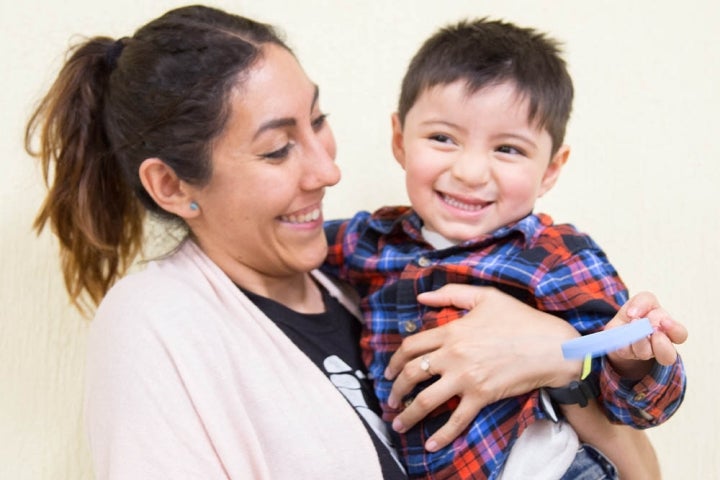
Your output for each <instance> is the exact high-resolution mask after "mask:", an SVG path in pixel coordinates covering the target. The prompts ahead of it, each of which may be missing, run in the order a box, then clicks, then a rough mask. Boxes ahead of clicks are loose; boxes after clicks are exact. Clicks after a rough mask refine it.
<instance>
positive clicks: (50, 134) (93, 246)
mask: <svg viewBox="0 0 720 480" xmlns="http://www.w3.org/2000/svg"><path fill="white" fill-rule="evenodd" d="M263 44H275V45H279V46H282V47H283V48H285V49H288V47H287V46H286V45H285V44H284V43H283V41H282V40H281V39H280V37H279V35H278V34H277V32H276V31H275V30H274V29H273V28H272V27H271V26H269V25H265V24H262V23H258V22H255V21H253V20H250V19H247V18H243V17H240V16H236V15H231V14H228V13H226V12H223V11H221V10H217V9H213V8H208V7H203V6H190V7H183V8H179V9H176V10H171V11H169V12H167V13H166V14H164V15H163V16H161V17H159V18H157V19H155V20H153V21H151V22H150V23H148V24H147V25H145V26H144V27H142V28H140V29H139V30H138V31H137V32H135V34H134V35H133V36H132V37H130V38H123V39H120V40H117V41H116V40H114V39H111V38H107V37H95V38H91V39H89V40H87V41H85V42H83V43H81V44H80V45H77V46H75V47H73V48H71V49H70V52H69V58H68V60H67V61H66V63H65V65H64V66H63V68H62V70H61V71H60V73H59V75H58V77H57V79H56V81H55V83H54V84H53V85H52V87H51V88H50V90H49V92H48V93H47V95H46V96H45V97H44V99H43V100H42V101H41V102H40V104H39V106H38V107H37V109H36V110H35V112H34V113H33V115H32V116H31V118H30V120H29V122H28V125H27V128H26V131H25V148H26V150H27V151H28V152H29V153H30V154H31V155H33V156H36V157H38V158H39V159H40V161H41V164H42V169H43V176H44V179H45V183H46V184H47V185H48V195H47V197H46V199H45V201H44V203H43V205H42V207H41V208H40V210H39V212H38V215H37V217H36V219H35V224H34V226H35V228H36V230H37V231H38V233H39V232H40V231H41V230H42V229H43V228H44V227H45V225H46V224H48V223H49V224H50V227H51V228H52V231H53V232H54V233H55V234H56V235H57V237H58V238H59V240H60V248H61V261H62V268H63V274H64V278H65V286H66V288H67V291H68V294H69V295H70V298H71V300H72V302H73V304H74V305H75V306H77V307H78V308H81V309H82V306H81V304H80V301H79V300H80V297H81V296H82V294H83V292H86V293H87V294H88V295H89V298H90V300H91V301H92V302H93V303H95V304H97V303H99V301H100V300H101V299H102V297H103V296H104V295H105V293H106V292H107V290H108V289H109V288H110V286H111V285H112V284H113V283H114V281H115V280H117V278H118V277H119V276H121V275H122V274H123V273H124V272H125V270H126V269H127V267H128V266H129V264H130V263H131V262H132V260H133V258H134V257H135V256H136V254H137V253H138V252H139V250H140V247H141V243H142V236H143V220H144V217H145V209H147V210H149V211H151V212H154V213H156V214H158V215H161V216H170V214H168V213H167V212H165V211H164V210H162V209H161V208H159V207H158V206H157V205H156V204H155V202H154V201H153V200H152V198H151V197H150V196H149V195H148V194H147V192H146V191H145V190H144V188H143V186H142V184H141V183H140V179H139V176H138V169H139V166H140V164H141V163H142V162H143V161H144V160H145V159H147V158H159V159H161V160H162V161H163V162H165V163H166V164H167V165H168V166H170V167H171V168H172V169H173V170H174V171H175V173H176V174H177V176H178V177H179V178H180V179H182V180H184V181H186V182H188V183H191V184H195V185H203V184H204V183H205V182H207V181H208V180H209V178H210V176H211V173H212V164H211V161H210V158H211V153H212V152H211V149H212V144H213V140H214V139H215V138H216V137H217V136H218V135H219V134H220V133H221V132H222V131H223V128H224V126H225V124H226V122H227V119H228V116H229V113H230V112H229V96H230V90H231V89H232V88H233V87H234V86H235V85H237V83H238V82H239V81H242V75H243V73H244V72H247V71H248V69H249V68H250V67H251V66H252V65H253V64H254V62H255V61H256V60H257V59H258V57H259V56H261V55H262V50H261V47H262V45H263ZM288 50H289V49H288ZM143 207H144V208H143Z"/></svg>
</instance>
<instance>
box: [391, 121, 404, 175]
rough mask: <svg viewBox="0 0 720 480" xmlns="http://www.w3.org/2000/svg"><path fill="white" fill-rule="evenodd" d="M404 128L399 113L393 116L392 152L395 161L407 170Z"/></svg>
mask: <svg viewBox="0 0 720 480" xmlns="http://www.w3.org/2000/svg"><path fill="white" fill-rule="evenodd" d="M403 138H404V137H403V126H402V122H401V121H400V117H399V116H398V114H397V112H395V113H393V114H392V151H393V155H394V156H395V160H397V162H398V163H399V164H400V166H401V167H402V168H403V169H404V168H405V146H404V145H403Z"/></svg>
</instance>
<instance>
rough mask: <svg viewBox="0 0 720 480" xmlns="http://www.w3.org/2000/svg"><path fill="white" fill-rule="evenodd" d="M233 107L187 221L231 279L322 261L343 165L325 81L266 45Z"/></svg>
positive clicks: (246, 282)
mask: <svg viewBox="0 0 720 480" xmlns="http://www.w3.org/2000/svg"><path fill="white" fill-rule="evenodd" d="M230 105H231V108H232V111H231V114H230V118H229V121H228V124H227V126H226V128H225V131H224V132H223V133H222V135H221V136H220V137H219V138H218V139H217V141H216V142H215V143H214V145H213V154H212V176H211V179H210V181H209V183H207V184H206V185H205V186H203V187H201V188H199V189H197V191H195V192H192V194H193V195H194V199H195V201H196V202H197V204H198V205H199V210H198V211H199V215H197V216H196V217H195V218H192V219H189V220H188V225H189V226H190V228H191V229H192V231H193V234H194V235H195V237H196V238H197V241H198V243H199V244H200V246H201V247H202V249H203V250H204V251H205V253H206V254H208V256H209V257H210V258H212V259H213V261H215V262H216V263H217V264H218V266H220V268H221V269H223V271H225V273H226V274H228V275H229V276H230V278H231V279H233V280H234V281H235V282H236V283H238V284H240V285H242V286H245V287H246V288H252V287H253V286H255V285H256V284H257V282H264V281H267V279H268V278H283V277H288V276H294V275H297V274H298V273H305V272H308V271H310V270H312V269H313V268H315V267H317V266H318V265H320V263H322V261H323V260H324V259H325V255H326V253H327V243H326V240H325V235H324V234H323V228H322V227H323V216H322V199H323V196H324V194H325V187H327V186H330V185H334V184H336V183H337V182H338V181H339V180H340V171H339V169H338V167H337V165H335V140H334V138H333V134H332V131H331V130H330V126H329V125H328V124H327V122H326V120H325V115H324V114H323V113H322V110H321V109H320V105H319V97H318V88H317V86H316V85H315V84H314V83H313V82H311V81H310V79H309V78H308V77H307V75H305V72H304V71H303V70H302V68H301V67H300V65H299V64H298V62H297V60H296V59H295V57H294V56H293V55H292V54H291V53H289V52H288V51H287V50H285V49H283V48H281V47H278V46H275V45H266V46H263V56H262V57H261V58H260V59H259V60H258V61H257V62H256V64H255V65H254V66H253V68H251V69H250V70H249V72H247V75H246V76H245V77H244V80H243V81H242V82H241V84H239V85H238V86H237V87H236V88H235V89H234V91H233V92H232V94H231V98H230Z"/></svg>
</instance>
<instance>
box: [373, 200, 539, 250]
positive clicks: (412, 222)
mask: <svg viewBox="0 0 720 480" xmlns="http://www.w3.org/2000/svg"><path fill="white" fill-rule="evenodd" d="M550 225H552V218H550V217H549V216H548V215H545V214H542V213H538V214H534V213H530V214H528V215H527V216H525V217H523V218H521V219H520V220H518V221H516V222H514V223H511V224H509V225H505V226H504V227H500V228H498V229H497V230H495V231H494V232H492V233H489V234H486V235H481V236H479V237H476V238H473V239H470V240H467V241H465V242H463V243H461V244H459V245H458V246H460V247H468V246H472V245H475V244H477V243H486V242H488V241H490V242H496V241H499V240H501V239H504V238H507V237H509V236H514V235H518V234H519V235H521V236H522V238H523V239H524V242H523V243H524V245H525V246H529V245H530V244H531V243H532V240H533V238H535V236H536V235H538V233H539V231H540V230H542V229H543V228H544V227H547V226H550ZM368 226H369V227H370V228H371V229H373V230H375V231H377V232H379V233H381V234H383V235H390V234H399V233H401V232H404V233H405V234H406V235H407V236H408V237H410V238H411V239H413V240H417V241H425V240H424V239H423V237H422V233H421V229H422V226H423V222H422V220H421V219H420V217H419V216H418V214H417V213H416V212H415V211H414V210H413V209H411V208H410V207H386V208H382V209H380V210H378V212H376V213H375V214H374V215H373V216H372V219H371V220H370V222H369V224H368Z"/></svg>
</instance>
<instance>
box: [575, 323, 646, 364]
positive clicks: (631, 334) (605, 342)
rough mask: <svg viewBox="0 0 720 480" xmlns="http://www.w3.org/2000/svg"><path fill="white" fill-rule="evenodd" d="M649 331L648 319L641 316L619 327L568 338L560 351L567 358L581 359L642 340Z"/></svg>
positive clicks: (612, 350)
mask: <svg viewBox="0 0 720 480" xmlns="http://www.w3.org/2000/svg"><path fill="white" fill-rule="evenodd" d="M651 333H653V327H652V325H650V320H648V319H647V318H641V319H639V320H634V321H632V322H630V323H628V324H627V325H623V326H621V327H615V328H611V329H610V330H604V331H602V332H597V333H591V334H590V335H585V336H584V337H580V338H575V339H573V340H568V341H567V342H565V343H563V344H562V352H563V356H564V357H565V358H566V359H568V360H575V359H582V358H585V357H586V356H587V355H590V356H591V357H599V356H601V355H605V354H606V353H609V352H614V351H615V350H618V349H620V348H622V347H625V346H628V345H630V344H631V343H635V342H637V341H638V340H642V339H643V338H645V337H647V336H648V335H650V334H651Z"/></svg>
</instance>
